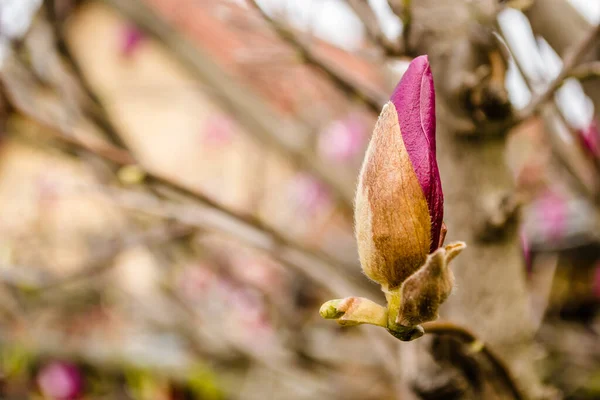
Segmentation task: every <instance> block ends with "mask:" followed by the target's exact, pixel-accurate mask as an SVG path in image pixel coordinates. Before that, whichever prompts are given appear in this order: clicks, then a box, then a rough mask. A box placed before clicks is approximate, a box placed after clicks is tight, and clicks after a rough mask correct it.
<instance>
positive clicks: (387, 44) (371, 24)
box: [346, 0, 404, 56]
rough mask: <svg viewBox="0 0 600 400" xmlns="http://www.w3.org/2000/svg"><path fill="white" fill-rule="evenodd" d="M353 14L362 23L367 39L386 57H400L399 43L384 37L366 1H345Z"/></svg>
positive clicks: (401, 52) (400, 48)
mask: <svg viewBox="0 0 600 400" xmlns="http://www.w3.org/2000/svg"><path fill="white" fill-rule="evenodd" d="M346 3H348V5H349V6H350V8H352V10H353V11H354V14H356V16H357V17H358V18H359V19H360V20H361V21H362V23H363V25H364V27H365V31H366V32H367V35H368V36H369V38H370V39H371V40H372V41H373V42H374V43H375V44H376V45H378V46H379V47H380V48H381V49H382V50H383V51H384V54H385V55H387V56H401V55H403V53H404V49H403V46H402V45H401V43H400V42H393V41H391V40H389V39H388V38H387V36H385V33H383V30H382V29H381V26H380V25H379V21H378V20H377V16H376V15H375V12H374V11H373V9H372V8H371V6H370V5H369V3H368V2H367V1H366V0H346Z"/></svg>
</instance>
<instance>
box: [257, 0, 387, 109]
mask: <svg viewBox="0 0 600 400" xmlns="http://www.w3.org/2000/svg"><path fill="white" fill-rule="evenodd" d="M248 2H249V3H250V5H251V6H252V7H253V8H254V9H256V10H257V11H258V12H259V13H260V15H262V17H263V18H264V19H265V20H266V21H267V22H268V23H269V24H270V25H271V27H272V28H273V30H275V32H276V33H277V34H278V35H279V36H280V37H281V38H282V39H283V40H284V41H286V42H287V43H289V44H290V45H291V46H292V47H294V48H295V49H297V50H298V51H299V52H300V54H301V55H302V56H303V58H304V59H305V60H306V61H307V62H308V63H309V64H312V65H314V66H316V67H317V68H319V69H320V70H321V71H323V73H325V75H327V77H328V78H329V79H331V81H333V82H334V83H335V84H336V85H337V86H338V87H339V88H340V89H342V90H343V91H344V92H346V93H348V94H350V95H352V96H356V97H358V98H359V99H361V100H363V101H364V102H365V104H366V105H367V106H368V107H369V109H371V110H372V111H373V112H374V113H376V114H379V113H380V112H381V107H383V105H384V104H385V103H386V102H387V100H388V99H387V96H386V95H385V94H384V93H380V92H379V91H376V90H373V89H370V88H366V87H363V86H361V85H360V84H359V83H357V82H354V81H353V80H352V79H351V78H350V77H348V74H346V73H344V72H343V71H342V70H340V69H339V68H337V67H336V66H334V65H333V64H332V63H331V62H328V61H326V60H325V59H323V58H322V57H319V56H318V55H317V54H316V53H315V52H314V51H313V50H312V49H311V47H310V46H309V45H308V44H306V43H304V42H303V41H302V40H301V39H299V38H298V37H297V36H296V34H295V33H294V32H293V31H292V30H291V29H289V28H287V27H285V26H283V24H280V23H279V22H277V21H276V20H274V19H273V18H271V17H270V16H269V15H267V13H265V12H264V11H263V9H262V8H260V6H259V5H258V4H257V3H256V0H248Z"/></svg>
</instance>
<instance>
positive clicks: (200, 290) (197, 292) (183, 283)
mask: <svg viewBox="0 0 600 400" xmlns="http://www.w3.org/2000/svg"><path fill="white" fill-rule="evenodd" d="M216 279H217V277H216V275H215V273H214V272H213V271H212V269H211V268H210V266H209V265H206V264H202V263H200V264H192V265H190V266H188V267H186V268H185V269H184V270H183V271H182V272H181V274H180V275H179V277H178V287H179V290H181V293H182V295H183V296H184V297H185V298H186V299H188V300H191V301H200V300H202V299H203V298H204V296H206V291H207V290H208V288H209V287H210V285H212V284H213V283H214V282H215V281H216Z"/></svg>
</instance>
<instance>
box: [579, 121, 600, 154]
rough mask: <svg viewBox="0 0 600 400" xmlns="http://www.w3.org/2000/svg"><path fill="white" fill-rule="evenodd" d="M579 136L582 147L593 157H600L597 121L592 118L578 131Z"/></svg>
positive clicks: (599, 132) (599, 134) (599, 137)
mask: <svg viewBox="0 0 600 400" xmlns="http://www.w3.org/2000/svg"><path fill="white" fill-rule="evenodd" d="M578 133H579V138H580V139H581V143H582V144H583V147H584V148H585V149H586V150H587V151H588V153H589V154H590V155H592V156H593V157H594V158H597V159H600V131H599V130H598V122H597V121H596V120H592V122H591V123H590V124H589V125H588V126H587V128H583V129H580V130H579V131H578Z"/></svg>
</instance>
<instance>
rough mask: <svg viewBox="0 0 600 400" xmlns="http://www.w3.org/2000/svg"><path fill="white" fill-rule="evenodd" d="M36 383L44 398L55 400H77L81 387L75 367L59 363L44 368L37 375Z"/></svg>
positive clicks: (81, 383)
mask: <svg viewBox="0 0 600 400" xmlns="http://www.w3.org/2000/svg"><path fill="white" fill-rule="evenodd" d="M37 382H38V385H39V387H40V391H41V392H42V394H43V395H44V396H45V397H47V398H49V399H56V400H70V399H75V398H77V397H78V396H79V395H80V393H81V390H82V386H83V382H82V378H81V374H80V373H79V370H78V369H77V367H75V366H74V365H72V364H69V363H65V362H59V361H55V362H52V363H50V364H48V365H46V366H44V367H43V368H42V369H41V370H40V372H39V373H38V376H37Z"/></svg>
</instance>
